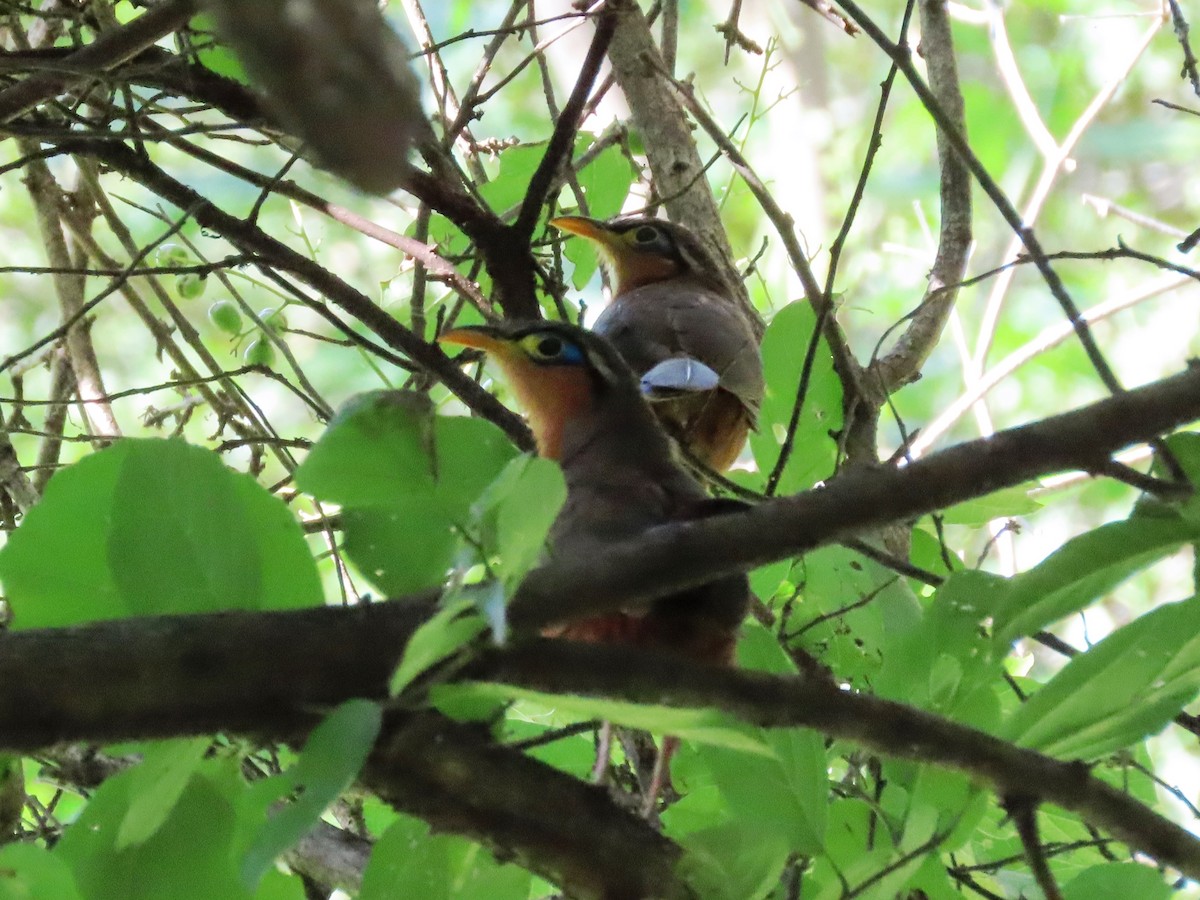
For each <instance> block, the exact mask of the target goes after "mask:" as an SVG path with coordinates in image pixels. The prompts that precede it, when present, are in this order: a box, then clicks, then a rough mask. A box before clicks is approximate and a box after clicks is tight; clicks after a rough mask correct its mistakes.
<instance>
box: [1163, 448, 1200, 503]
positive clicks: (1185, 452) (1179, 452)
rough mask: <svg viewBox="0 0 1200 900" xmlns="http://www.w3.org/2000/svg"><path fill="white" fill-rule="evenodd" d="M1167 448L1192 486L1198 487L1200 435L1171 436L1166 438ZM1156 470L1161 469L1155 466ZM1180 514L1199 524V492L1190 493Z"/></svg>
mask: <svg viewBox="0 0 1200 900" xmlns="http://www.w3.org/2000/svg"><path fill="white" fill-rule="evenodd" d="M1167 448H1168V449H1169V450H1170V451H1171V452H1172V453H1173V454H1174V455H1175V460H1176V462H1178V463H1179V465H1180V466H1181V467H1182V468H1183V472H1184V474H1185V475H1187V477H1188V480H1190V481H1191V483H1192V484H1193V486H1196V487H1200V434H1197V433H1196V432H1194V431H1187V432H1182V433H1180V434H1173V435H1171V436H1170V437H1169V438H1167ZM1156 468H1159V469H1160V468H1161V466H1159V465H1157V461H1156ZM1179 511H1180V514H1181V515H1183V516H1184V517H1185V518H1187V519H1189V520H1190V521H1192V522H1200V490H1197V491H1195V492H1194V493H1192V495H1191V496H1190V497H1188V498H1187V499H1186V500H1185V501H1184V502H1183V504H1182V505H1181V506H1180V508H1179Z"/></svg>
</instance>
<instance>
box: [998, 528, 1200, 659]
mask: <svg viewBox="0 0 1200 900" xmlns="http://www.w3.org/2000/svg"><path fill="white" fill-rule="evenodd" d="M1196 537H1197V526H1196V524H1195V523H1190V522H1188V521H1187V520H1186V519H1183V518H1180V517H1178V516H1173V517H1170V518H1151V517H1149V516H1133V517H1131V518H1129V519H1125V520H1124V521H1121V522H1110V523H1109V524H1107V525H1101V526H1100V527H1099V528H1096V529H1094V530H1093V531H1089V532H1087V533H1086V534H1081V535H1080V536H1079V537H1077V538H1073V539H1072V540H1070V541H1068V542H1067V543H1066V544H1064V545H1063V546H1062V547H1060V548H1059V549H1058V550H1056V551H1054V553H1052V554H1050V556H1048V557H1047V558H1046V559H1044V560H1043V561H1042V562H1040V563H1038V564H1037V565H1036V566H1034V567H1033V568H1032V569H1029V570H1028V571H1026V572H1022V573H1021V574H1020V575H1017V576H1016V577H1014V578H1013V579H1011V581H1010V583H1009V592H1008V598H1007V600H1006V601H1005V603H1004V604H1003V606H1002V607H1001V609H999V610H998V611H997V613H996V620H995V645H996V647H997V649H998V650H1002V649H1003V648H1006V647H1007V646H1008V645H1009V644H1010V643H1012V642H1013V641H1015V640H1016V639H1017V638H1019V637H1023V636H1025V635H1027V634H1033V633H1034V632H1036V631H1038V630H1039V629H1041V628H1044V627H1045V626H1047V625H1050V624H1051V623H1053V622H1057V621H1058V620H1059V619H1062V618H1063V617H1064V616H1068V615H1070V614H1071V613H1073V612H1075V611H1076V610H1079V609H1082V608H1083V607H1085V606H1087V605H1088V604H1089V603H1091V602H1092V601H1093V600H1096V599H1097V598H1099V597H1101V596H1102V595H1104V594H1105V593H1107V592H1108V591H1110V590H1112V589H1113V588H1114V587H1116V586H1117V585H1118V584H1120V583H1121V582H1122V581H1124V580H1125V579H1126V578H1128V577H1129V576H1130V575H1132V574H1133V573H1134V572H1137V571H1138V570H1140V569H1144V568H1145V567H1147V566H1148V565H1150V564H1151V563H1152V562H1155V561H1156V560H1159V559H1161V558H1163V557H1164V556H1167V555H1169V554H1170V553H1173V552H1174V551H1175V550H1177V549H1178V548H1179V547H1180V546H1182V545H1183V544H1184V543H1186V542H1188V541H1190V540H1194V539H1195V538H1196Z"/></svg>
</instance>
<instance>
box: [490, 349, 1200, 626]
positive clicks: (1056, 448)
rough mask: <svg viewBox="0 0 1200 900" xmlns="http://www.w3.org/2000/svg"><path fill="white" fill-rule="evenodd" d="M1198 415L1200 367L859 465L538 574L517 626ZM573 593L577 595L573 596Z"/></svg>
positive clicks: (650, 594)
mask: <svg viewBox="0 0 1200 900" xmlns="http://www.w3.org/2000/svg"><path fill="white" fill-rule="evenodd" d="M1197 418H1200V366H1197V365H1193V366H1191V367H1190V368H1189V369H1188V370H1187V371H1185V372H1183V373H1182V374H1179V375H1175V376H1173V377H1171V378H1166V379H1163V380H1162V381H1157V382H1154V383H1152V384H1150V385H1147V386H1145V387H1142V388H1138V389H1135V390H1132V391H1127V392H1124V393H1122V394H1118V395H1115V396H1113V397H1110V398H1108V399H1106V400H1102V401H1100V402H1098V403H1094V404H1092V405H1091V406H1086V407H1083V408H1082V409H1078V410H1075V411H1073V412H1069V413H1064V414H1062V415H1059V416H1054V417H1052V418H1049V419H1044V420H1042V421H1040V422H1035V423H1033V424H1030V425H1023V426H1021V427H1019V428H1011V429H1008V430H1006V431H1001V432H997V433H996V434H995V435H993V436H991V437H990V438H983V439H980V440H977V441H969V442H967V443H963V444H959V445H957V446H955V447H951V448H949V449H947V450H943V451H941V452H939V453H936V454H933V455H931V456H927V457H925V458H924V459H921V460H918V461H917V462H915V463H912V464H911V465H908V466H905V467H904V468H873V469H867V468H862V469H855V470H852V471H849V472H847V473H845V474H844V475H841V476H839V477H838V478H837V479H835V480H834V481H832V482H830V483H829V484H828V485H826V486H825V487H822V488H818V489H816V490H812V491H807V492H805V493H803V494H798V495H796V496H794V497H787V498H783V499H780V500H775V501H772V502H769V503H763V504H760V505H759V506H757V507H755V508H754V509H751V510H748V511H746V512H738V513H730V514H728V515H722V516H716V517H713V518H709V519H704V520H701V521H696V522H687V523H682V524H677V525H672V526H669V527H663V528H658V529H654V530H653V531H651V532H649V533H648V534H646V535H643V536H642V537H640V538H638V539H637V540H636V541H630V542H628V543H625V544H620V545H618V546H615V547H613V548H612V549H610V550H608V551H606V552H605V553H604V554H603V555H602V556H596V557H593V558H591V559H588V560H565V561H562V562H560V563H559V564H557V565H555V566H553V567H550V566H546V567H544V568H541V569H538V570H536V571H534V572H532V573H531V574H530V575H529V577H528V578H526V580H525V583H524V584H523V585H522V586H521V588H520V590H519V591H518V593H517V596H516V598H515V599H514V601H513V606H512V609H511V612H510V618H511V619H512V621H513V623H514V625H517V626H518V627H521V626H535V625H541V624H544V623H546V622H547V621H554V620H556V619H561V618H564V617H575V616H580V615H583V614H587V613H591V612H595V611H600V610H608V609H613V608H616V607H617V606H619V605H620V602H629V601H631V600H649V599H652V598H654V597H658V596H661V595H663V594H665V593H668V592H670V591H672V590H678V589H680V588H683V587H685V586H686V587H690V586H694V585H698V584H703V583H705V582H707V581H711V580H712V579H714V578H717V577H719V576H722V575H728V574H730V573H732V572H737V571H745V570H748V569H752V568H754V567H755V566H760V565H765V564H766V563H769V562H773V561H775V560H778V559H783V558H786V557H788V556H792V555H795V554H798V553H804V552H806V551H808V550H812V549H814V548H816V547H819V546H824V545H825V544H828V543H831V542H833V541H837V540H840V539H842V538H845V537H849V536H852V535H855V534H859V533H862V532H864V531H868V530H872V529H877V528H880V527H882V526H884V525H887V524H890V523H892V522H900V521H905V520H908V519H912V518H915V517H917V516H920V515H924V514H926V513H930V512H933V511H935V510H938V509H943V508H945V507H946V506H950V505H952V504H954V503H957V502H959V501H961V500H965V499H967V498H968V497H980V496H983V495H985V494H989V493H991V492H993V491H997V490H1000V489H1001V488H1006V487H1012V486H1014V485H1018V484H1021V483H1023V482H1025V481H1029V480H1031V479H1034V478H1038V477H1041V476H1043V475H1048V474H1050V473H1052V472H1061V471H1066V470H1072V469H1082V470H1085V471H1087V470H1090V469H1091V468H1092V467H1093V465H1094V464H1095V463H1097V462H1100V461H1103V460H1106V459H1107V458H1108V457H1109V456H1110V455H1111V454H1112V453H1114V452H1115V451H1117V450H1119V449H1121V448H1123V447H1127V446H1129V445H1130V444H1134V443H1139V442H1142V441H1148V440H1151V439H1153V438H1155V437H1157V436H1158V435H1161V434H1163V433H1165V432H1167V431H1169V430H1170V429H1172V428H1175V427H1178V426H1180V425H1182V424H1185V423H1187V422H1191V421H1193V420H1195V419H1197ZM565 598H570V599H569V601H568V600H566V599H565Z"/></svg>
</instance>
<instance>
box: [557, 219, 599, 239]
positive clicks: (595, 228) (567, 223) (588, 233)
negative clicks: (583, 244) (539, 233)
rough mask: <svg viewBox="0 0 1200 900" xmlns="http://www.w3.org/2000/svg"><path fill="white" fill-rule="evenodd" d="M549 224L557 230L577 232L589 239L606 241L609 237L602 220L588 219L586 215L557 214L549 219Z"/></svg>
mask: <svg viewBox="0 0 1200 900" xmlns="http://www.w3.org/2000/svg"><path fill="white" fill-rule="evenodd" d="M550 224H551V225H553V226H554V227H555V228H557V229H558V230H559V231H566V232H568V233H570V234H577V235H579V236H580V237H584V238H587V239H588V240H591V241H598V242H600V243H608V241H609V240H610V239H611V234H610V232H609V230H608V229H607V228H605V227H604V223H603V222H600V221H597V220H596V219H589V218H588V217H587V216H559V217H558V218H557V219H551V220H550Z"/></svg>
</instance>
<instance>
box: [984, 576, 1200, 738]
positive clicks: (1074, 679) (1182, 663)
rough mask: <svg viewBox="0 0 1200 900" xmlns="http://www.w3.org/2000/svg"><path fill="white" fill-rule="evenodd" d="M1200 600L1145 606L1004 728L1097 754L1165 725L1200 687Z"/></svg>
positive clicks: (1011, 733)
mask: <svg viewBox="0 0 1200 900" xmlns="http://www.w3.org/2000/svg"><path fill="white" fill-rule="evenodd" d="M1197 635H1200V599H1198V598H1195V597H1193V598H1192V599H1190V600H1185V601H1183V602H1182V603H1173V604H1170V605H1168V606H1163V607H1160V608H1159V609H1156V610H1153V611H1152V612H1149V613H1146V614H1145V615H1144V616H1142V617H1141V618H1139V619H1136V620H1135V621H1133V622H1130V623H1129V624H1128V625H1126V626H1125V627H1123V628H1120V629H1118V630H1117V631H1115V632H1113V633H1112V634H1111V635H1109V636H1108V637H1106V638H1105V639H1104V640H1103V641H1101V642H1100V643H1098V644H1096V646H1094V647H1091V648H1090V649H1089V650H1088V651H1087V653H1083V654H1081V655H1079V656H1077V657H1075V658H1074V659H1073V660H1071V661H1070V662H1069V663H1068V664H1067V665H1066V666H1065V667H1064V668H1063V669H1062V671H1060V672H1059V673H1058V674H1057V675H1055V676H1054V678H1052V679H1051V680H1050V681H1049V682H1048V683H1047V684H1046V685H1045V686H1044V687H1042V688H1041V690H1039V691H1038V692H1037V693H1036V694H1034V695H1033V696H1032V697H1031V698H1030V699H1029V702H1027V703H1025V704H1024V705H1023V706H1022V707H1021V708H1020V710H1019V711H1018V712H1017V714H1016V715H1014V716H1012V717H1010V718H1009V720H1008V722H1007V723H1006V725H1005V728H1004V735H1005V736H1006V737H1008V738H1010V739H1012V740H1013V741H1016V742H1017V743H1020V744H1023V745H1024V746H1027V747H1033V748H1034V749H1038V750H1042V751H1043V752H1045V753H1049V754H1050V755H1052V756H1057V757H1061V758H1066V759H1070V758H1080V759H1094V758H1096V757H1098V756H1101V755H1102V754H1105V753H1111V752H1112V751H1113V750H1117V749H1119V748H1121V747H1127V746H1130V745H1131V744H1133V743H1135V742H1137V741H1139V740H1141V739H1142V738H1144V737H1145V736H1146V735H1148V734H1153V733H1155V732H1157V731H1159V730H1160V729H1161V728H1162V727H1163V726H1164V725H1166V724H1167V722H1169V721H1170V720H1171V719H1172V718H1173V717H1174V716H1175V715H1176V714H1177V713H1178V712H1179V711H1180V710H1181V709H1183V707H1184V706H1185V705H1187V704H1188V703H1190V702H1191V701H1192V700H1193V699H1195V697H1196V695H1197V693H1200V637H1198V636H1197Z"/></svg>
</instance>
